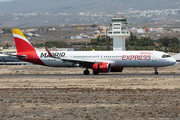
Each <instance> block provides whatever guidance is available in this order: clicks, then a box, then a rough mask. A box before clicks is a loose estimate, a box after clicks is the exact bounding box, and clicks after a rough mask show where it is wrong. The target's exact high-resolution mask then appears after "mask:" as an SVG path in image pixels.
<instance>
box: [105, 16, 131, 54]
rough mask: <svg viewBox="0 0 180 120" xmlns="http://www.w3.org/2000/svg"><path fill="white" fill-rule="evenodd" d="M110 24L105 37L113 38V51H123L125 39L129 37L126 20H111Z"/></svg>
mask: <svg viewBox="0 0 180 120" xmlns="http://www.w3.org/2000/svg"><path fill="white" fill-rule="evenodd" d="M110 24H111V28H110V30H108V32H107V36H110V37H111V38H113V51H125V38H126V37H127V36H130V31H129V30H128V28H127V24H128V23H127V20H126V18H124V17H119V18H118V17H116V18H112V19H111V23H110Z"/></svg>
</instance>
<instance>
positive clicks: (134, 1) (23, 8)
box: [0, 0, 180, 14]
mask: <svg viewBox="0 0 180 120" xmlns="http://www.w3.org/2000/svg"><path fill="white" fill-rule="evenodd" d="M179 6H180V1H179V0H90V1H89V0H67V1H65V0H53V1H52V0H13V1H9V2H2V3H0V12H6V13H9V14H11V13H31V12H38V11H41V12H52V13H59V12H68V13H77V12H82V11H83V12H98V11H100V12H115V11H120V10H124V9H129V8H134V9H137V10H143V9H145V10H147V9H150V10H152V9H164V8H166V9H167V8H177V7H179Z"/></svg>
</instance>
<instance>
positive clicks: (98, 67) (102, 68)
mask: <svg viewBox="0 0 180 120" xmlns="http://www.w3.org/2000/svg"><path fill="white" fill-rule="evenodd" d="M110 68H111V67H110V64H109V63H95V64H94V65H93V66H92V70H93V73H94V74H98V73H99V72H110Z"/></svg>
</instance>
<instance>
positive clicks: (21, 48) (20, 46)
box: [12, 29, 36, 53]
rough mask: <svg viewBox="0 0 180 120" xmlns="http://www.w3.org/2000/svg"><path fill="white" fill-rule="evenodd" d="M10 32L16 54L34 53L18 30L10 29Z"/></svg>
mask: <svg viewBox="0 0 180 120" xmlns="http://www.w3.org/2000/svg"><path fill="white" fill-rule="evenodd" d="M12 32H13V36H14V41H15V44H16V49H17V53H21V52H35V51H36V50H35V49H34V47H33V46H32V45H31V43H30V42H29V41H28V40H27V39H26V37H25V36H24V35H23V33H22V32H21V31H20V30H19V29H12Z"/></svg>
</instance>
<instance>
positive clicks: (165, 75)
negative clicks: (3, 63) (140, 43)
mask: <svg viewBox="0 0 180 120" xmlns="http://www.w3.org/2000/svg"><path fill="white" fill-rule="evenodd" d="M170 76H172V77H176V76H180V74H158V75H154V74H99V75H93V74H90V75H83V74H6V75H4V74H0V77H78V78H79V77H83V78H89V77H170Z"/></svg>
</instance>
